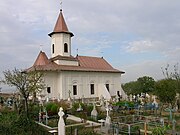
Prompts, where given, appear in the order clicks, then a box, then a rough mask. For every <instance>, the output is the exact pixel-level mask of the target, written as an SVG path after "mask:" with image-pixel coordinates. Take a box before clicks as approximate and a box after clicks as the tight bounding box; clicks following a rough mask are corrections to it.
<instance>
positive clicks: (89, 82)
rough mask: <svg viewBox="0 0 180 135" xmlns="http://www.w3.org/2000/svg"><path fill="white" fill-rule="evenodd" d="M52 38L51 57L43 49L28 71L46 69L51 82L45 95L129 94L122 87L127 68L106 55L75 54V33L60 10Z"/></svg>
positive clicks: (48, 81)
mask: <svg viewBox="0 0 180 135" xmlns="http://www.w3.org/2000/svg"><path fill="white" fill-rule="evenodd" d="M48 35H49V36H50V38H51V58H48V57H47V55H46V53H45V52H43V51H40V53H39V55H38V57H37V59H36V60H35V62H34V64H33V66H32V67H30V68H29V69H28V71H33V70H38V71H43V72H44V73H45V74H44V82H45V84H46V86H47V88H46V89H45V90H43V91H42V93H41V94H42V95H45V97H48V98H50V99H68V98H69V97H71V98H75V99H79V98H88V99H91V98H102V97H104V98H105V99H107V100H110V99H111V98H112V97H115V96H116V97H117V96H121V97H122V98H126V94H125V93H124V91H123V89H122V88H121V75H122V74H124V72H123V71H120V70H117V69H115V68H113V67H112V66H111V65H110V64H109V63H108V62H107V61H106V60H105V59H104V58H102V57H91V56H79V55H77V56H76V57H74V56H72V55H71V45H72V44H71V38H72V37H73V36H74V35H73V33H72V32H70V31H69V30H68V27H67V25H66V22H65V20H64V17H63V13H62V10H60V13H59V16H58V19H57V22H56V24H55V27H54V30H53V32H51V33H50V34H48Z"/></svg>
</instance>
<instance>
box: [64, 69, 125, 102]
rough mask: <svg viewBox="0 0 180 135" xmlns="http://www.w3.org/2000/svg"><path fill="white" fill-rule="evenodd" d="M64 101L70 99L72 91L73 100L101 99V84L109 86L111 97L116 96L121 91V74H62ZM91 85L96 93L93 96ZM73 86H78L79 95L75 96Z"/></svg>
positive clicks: (68, 72) (65, 72) (67, 72)
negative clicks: (83, 98)
mask: <svg viewBox="0 0 180 135" xmlns="http://www.w3.org/2000/svg"><path fill="white" fill-rule="evenodd" d="M61 75H62V91H63V92H64V94H63V97H62V98H63V99H67V98H68V95H69V94H68V91H71V98H76V99H77V98H82V97H85V98H93V97H100V96H101V95H100V87H99V85H100V84H103V85H105V84H106V83H108V84H109V89H110V94H111V96H115V95H116V94H117V91H118V90H121V82H120V78H121V74H120V73H103V72H72V71H63V72H62V74H61ZM90 84H94V90H95V93H94V94H91V92H90ZM73 85H77V95H73Z"/></svg>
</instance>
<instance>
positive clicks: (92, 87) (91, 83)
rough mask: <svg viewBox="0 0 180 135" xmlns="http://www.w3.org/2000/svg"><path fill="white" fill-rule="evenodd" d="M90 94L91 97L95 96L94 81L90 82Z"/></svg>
mask: <svg viewBox="0 0 180 135" xmlns="http://www.w3.org/2000/svg"><path fill="white" fill-rule="evenodd" d="M90 93H91V95H94V94H95V88H94V81H91V82H90Z"/></svg>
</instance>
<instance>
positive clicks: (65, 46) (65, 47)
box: [64, 43, 68, 53]
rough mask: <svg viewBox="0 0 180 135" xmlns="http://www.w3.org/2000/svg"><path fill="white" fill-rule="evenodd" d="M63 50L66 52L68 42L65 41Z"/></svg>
mask: <svg viewBox="0 0 180 135" xmlns="http://www.w3.org/2000/svg"><path fill="white" fill-rule="evenodd" d="M64 52H66V53H67V52H68V44H67V43H65V44H64Z"/></svg>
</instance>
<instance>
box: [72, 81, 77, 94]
mask: <svg viewBox="0 0 180 135" xmlns="http://www.w3.org/2000/svg"><path fill="white" fill-rule="evenodd" d="M72 84H73V87H72V89H73V95H78V85H77V81H76V80H74V81H73V82H72Z"/></svg>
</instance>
